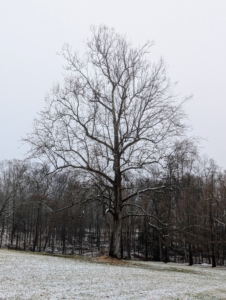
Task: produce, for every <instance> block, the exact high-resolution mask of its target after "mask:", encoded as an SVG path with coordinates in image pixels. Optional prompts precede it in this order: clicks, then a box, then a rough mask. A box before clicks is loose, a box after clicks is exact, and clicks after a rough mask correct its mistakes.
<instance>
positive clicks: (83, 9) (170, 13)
mask: <svg viewBox="0 0 226 300" xmlns="http://www.w3.org/2000/svg"><path fill="white" fill-rule="evenodd" d="M100 24H105V25H107V26H109V27H114V28H115V29H116V31H117V32H119V33H123V34H126V35H127V36H128V38H130V39H131V41H132V42H133V45H134V46H139V45H141V44H143V43H145V42H146V41H147V40H154V41H155V46H154V47H153V48H152V51H151V53H150V59H151V60H153V61H157V60H158V59H159V58H160V57H163V58H164V60H165V61H166V63H167V65H168V75H169V77H170V78H171V80H172V81H177V82H178V85H177V88H176V93H178V94H180V95H181V97H184V96H188V95H190V94H193V99H192V100H191V101H190V102H189V103H188V104H187V105H186V107H185V109H186V112H187V114H188V116H189V119H190V123H191V124H192V127H193V131H192V134H193V135H196V136H200V137H203V138H205V140H203V141H202V142H201V146H202V150H201V152H202V153H206V154H207V155H208V156H209V157H210V158H213V159H215V160H216V162H217V163H218V164H219V165H220V166H221V167H223V168H224V169H226V1H225V0H139V1H138V0H137V1H135V0H114V1H112V0H1V5H0V105H1V106H0V107H1V109H0V143H1V148H0V161H1V160H4V159H12V158H17V159H22V158H24V153H25V151H26V147H20V144H21V143H20V139H21V137H23V136H25V134H26V132H29V131H30V130H31V125H32V121H33V119H34V118H35V116H36V114H37V112H38V111H39V110H41V109H42V107H43V106H44V97H45V95H46V93H47V92H48V91H49V90H50V89H51V87H52V86H53V84H54V83H56V82H58V81H61V80H62V73H63V68H62V65H63V64H64V62H63V60H62V58H61V57H60V56H59V55H57V52H60V50H61V48H62V46H63V45H64V43H69V44H70V45H72V46H73V48H74V49H78V50H79V51H80V52H81V53H82V51H83V47H84V41H85V40H86V38H87V37H88V36H89V35H90V25H100Z"/></svg>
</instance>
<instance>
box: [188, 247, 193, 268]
mask: <svg viewBox="0 0 226 300" xmlns="http://www.w3.org/2000/svg"><path fill="white" fill-rule="evenodd" d="M188 251H189V266H192V265H193V255H192V247H191V244H189V246H188Z"/></svg>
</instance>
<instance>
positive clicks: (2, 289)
mask: <svg viewBox="0 0 226 300" xmlns="http://www.w3.org/2000/svg"><path fill="white" fill-rule="evenodd" d="M0 270H1V272H0V299H1V300H2V299H4V300H5V299H12V300H13V299H15V300H16V299H32V300H38V299H42V300H43V299H44V300H45V299H49V300H56V299H60V300H61V299H105V298H106V299H113V300H116V299H117V300H124V299H125V300H127V299H144V300H150V299H153V300H154V299H197V298H198V299H221V298H223V297H225V295H226V270H225V269H223V268H222V269H220V268H214V269H213V268H202V267H198V266H192V267H189V266H185V265H183V264H172V263H171V264H164V263H158V262H129V263H128V264H125V266H121V265H120V266H119V265H111V264H103V263H97V262H94V261H89V260H86V259H81V260H80V259H73V258H72V259H68V258H63V257H54V256H48V255H38V254H32V253H24V252H18V251H7V250H0Z"/></svg>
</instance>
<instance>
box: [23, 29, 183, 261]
mask: <svg viewBox="0 0 226 300" xmlns="http://www.w3.org/2000/svg"><path fill="white" fill-rule="evenodd" d="M91 31H92V37H91V39H89V40H88V41H87V43H86V51H85V55H84V56H83V58H82V59H81V58H79V55H78V53H77V52H73V51H72V49H71V48H70V47H69V46H67V45H66V46H65V47H64V48H63V51H62V55H63V57H64V58H65V59H66V62H67V65H66V68H65V69H66V70H67V71H68V75H65V78H64V79H65V80H64V85H63V86H62V87H61V86H60V85H57V86H55V88H54V89H53V90H52V93H51V94H50V95H49V96H48V97H47V99H46V107H45V109H44V110H43V111H41V113H40V114H39V117H38V118H37V119H36V120H35V121H34V127H33V131H32V132H31V133H30V134H28V135H27V138H25V141H27V142H28V143H29V144H30V147H31V148H30V156H31V157H33V158H38V159H45V160H47V161H48V162H49V163H50V164H51V165H52V171H53V172H55V171H60V170H62V169H65V168H73V169H79V170H81V171H83V173H84V176H85V177H84V178H85V180H87V181H89V182H90V180H92V182H93V183H95V184H96V185H97V186H99V190H98V193H97V194H96V196H95V197H94V198H95V199H96V200H97V199H99V201H103V204H104V205H105V208H106V212H108V213H110V214H111V215H112V217H113V228H112V235H111V243H110V251H109V254H110V256H113V257H118V258H119V257H120V248H121V232H122V218H123V212H125V211H126V210H125V209H126V208H128V206H129V207H131V206H132V205H133V204H134V201H135V199H136V196H138V195H141V194H142V193H145V192H146V191H147V190H149V189H150V190H153V189H154V187H145V188H144V189H142V187H141V188H140V189H137V188H136V187H135V188H134V186H133V187H132V188H131V187H129V186H128V185H126V184H125V182H124V180H125V179H126V178H128V177H131V174H132V177H134V175H135V174H142V176H143V177H145V176H148V175H149V168H150V166H151V165H153V164H160V163H161V162H162V161H163V159H164V157H165V156H166V155H167V154H168V151H169V149H170V148H171V146H172V144H173V143H174V140H175V137H178V136H181V135H182V134H184V129H185V126H184V125H183V123H182V120H183V118H184V112H183V110H182V103H183V102H180V103H178V102H177V99H176V98H175V97H174V95H173V87H174V85H173V84H171V83H170V81H169V79H168V78H167V77H166V72H165V65H164V62H163V60H160V61H159V62H158V63H157V64H155V63H151V62H149V60H148V58H147V54H148V53H149V50H150V47H151V46H152V45H153V43H149V42H148V43H146V44H145V45H144V46H142V47H139V48H134V47H132V45H131V43H130V42H129V41H128V40H127V39H126V38H125V37H124V36H122V35H119V34H117V33H116V32H115V31H114V30H113V29H109V28H107V27H106V26H100V27H98V28H96V27H93V28H92V29H91ZM130 200H133V201H130Z"/></svg>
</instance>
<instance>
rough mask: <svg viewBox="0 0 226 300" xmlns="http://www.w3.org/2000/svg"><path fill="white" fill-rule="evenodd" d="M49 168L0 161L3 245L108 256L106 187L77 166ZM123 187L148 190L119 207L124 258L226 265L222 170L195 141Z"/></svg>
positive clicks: (110, 219)
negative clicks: (147, 174) (50, 172)
mask: <svg viewBox="0 0 226 300" xmlns="http://www.w3.org/2000/svg"><path fill="white" fill-rule="evenodd" d="M49 169H50V167H49V166H48V165H41V164H38V163H30V162H26V161H18V160H12V161H3V162H1V163H0V247H8V248H9V249H18V250H25V251H27V250H30V251H47V252H52V253H62V254H78V255H89V256H97V255H103V254H108V251H109V242H110V236H111V231H112V226H113V225H112V224H113V217H112V215H111V214H109V213H108V209H109V206H110V203H107V202H106V197H105V194H106V193H109V191H107V190H106V188H104V189H103V187H101V186H100V184H99V182H98V181H97V182H95V181H94V180H93V181H92V182H91V181H90V180H86V177H84V174H83V173H81V172H79V171H75V170H73V169H71V170H67V171H61V172H59V173H53V174H50V175H48V176H47V175H46V173H47V171H48V170H49ZM123 186H124V187H125V189H124V191H125V193H126V191H127V190H128V189H134V190H136V189H138V190H140V189H142V190H144V189H145V188H147V187H148V188H149V189H147V192H144V193H142V195H139V194H136V195H135V196H134V198H133V199H130V200H129V201H130V202H131V203H133V206H132V207H130V206H129V205H128V206H125V207H124V210H123V222H122V232H121V245H120V247H121V258H124V259H143V260H152V261H165V262H169V261H174V262H187V263H189V265H192V264H193V263H201V262H206V263H212V266H213V267H214V266H216V265H224V264H225V259H226V239H225V236H226V230H225V224H226V220H225V217H226V215H225V212H226V172H225V171H222V170H220V168H219V167H218V166H217V165H216V163H215V162H214V161H213V160H211V159H207V158H203V157H200V156H199V155H198V152H197V147H196V146H195V145H194V143H193V142H191V141H189V140H184V141H183V142H181V143H177V144H175V146H174V151H173V152H172V154H171V155H170V156H169V157H168V158H167V159H166V160H165V165H164V166H163V168H161V171H160V170H159V169H158V165H157V164H156V166H155V167H153V169H152V173H151V174H150V176H149V177H147V178H144V177H142V176H140V177H139V176H136V177H135V176H132V174H131V176H130V177H129V178H124V179H123ZM150 187H153V188H154V189H153V191H152V190H151V189H150ZM156 188H157V189H156ZM109 199H110V198H109ZM127 204H128V203H127Z"/></svg>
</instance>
